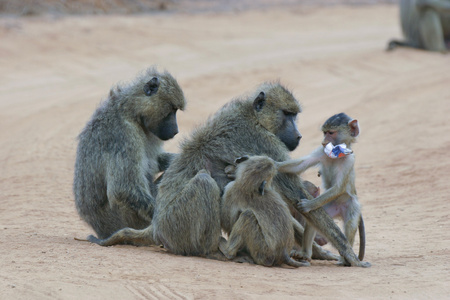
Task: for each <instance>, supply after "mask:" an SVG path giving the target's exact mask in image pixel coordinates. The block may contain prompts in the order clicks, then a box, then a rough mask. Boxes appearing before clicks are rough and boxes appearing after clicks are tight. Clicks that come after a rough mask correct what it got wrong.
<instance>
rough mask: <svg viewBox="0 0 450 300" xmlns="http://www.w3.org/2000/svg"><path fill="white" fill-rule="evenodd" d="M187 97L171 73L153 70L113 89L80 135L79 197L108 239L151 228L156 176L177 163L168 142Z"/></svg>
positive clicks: (87, 217) (91, 221)
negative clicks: (165, 145) (129, 229)
mask: <svg viewBox="0 0 450 300" xmlns="http://www.w3.org/2000/svg"><path fill="white" fill-rule="evenodd" d="M184 107H185V98H184V95H183V91H182V90H181V88H180V86H179V85H178V83H177V81H176V80H175V79H174V78H173V77H172V75H170V74H169V73H168V72H166V71H165V72H158V71H157V70H156V69H155V68H153V67H151V68H149V69H147V70H146V71H145V72H143V73H141V74H139V75H138V76H137V77H136V78H135V79H134V80H133V81H131V82H130V83H128V84H120V85H117V86H115V87H113V88H112V89H111V91H110V93H109V96H108V98H107V99H106V100H105V101H103V103H102V104H101V105H100V107H98V108H97V110H96V111H95V112H94V114H93V116H92V117H91V119H90V121H89V122H88V123H87V125H86V126H85V128H84V129H83V131H82V132H81V133H80V135H79V143H78V149H77V157H76V162H75V174H74V182H73V192H74V194H75V205H76V208H77V210H78V213H79V215H80V216H81V217H82V218H83V219H84V220H85V221H86V222H87V223H88V224H89V225H90V226H91V227H92V228H93V229H94V231H95V232H96V233H97V235H98V237H100V238H106V237H108V236H110V235H111V234H112V233H114V232H115V231H117V230H119V229H121V228H124V227H132V228H145V227H146V226H148V225H149V224H150V222H151V218H152V215H153V210H154V206H155V200H154V199H155V197H156V186H155V184H154V183H153V180H154V178H153V177H154V176H155V175H156V174H157V173H158V172H160V171H163V170H165V169H166V168H167V167H168V165H169V163H170V161H171V160H172V159H173V155H172V154H171V153H165V152H164V151H163V148H162V145H163V141H165V140H168V139H171V138H173V137H174V136H175V135H176V134H177V133H178V126H177V120H176V112H177V110H178V109H181V110H183V109H184Z"/></svg>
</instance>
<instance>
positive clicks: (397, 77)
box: [0, 5, 450, 299]
mask: <svg viewBox="0 0 450 300" xmlns="http://www.w3.org/2000/svg"><path fill="white" fill-rule="evenodd" d="M393 37H400V29H399V25H398V19H397V8H396V7H395V6H392V5H375V6H354V7H347V6H333V7H328V8H322V9H318V8H314V7H307V8H305V7H298V8H294V9H292V7H290V8H289V9H287V8H281V9H274V8H272V9H270V10H269V9H267V10H261V11H246V12H237V13H236V12H234V13H206V14H183V13H177V14H168V13H161V14H152V15H140V16H114V15H112V16H71V17H64V18H52V17H42V16H41V17H29V18H18V19H13V18H1V19H0V40H1V42H0V170H1V172H0V203H1V206H0V257H1V260H0V295H1V296H0V298H1V299H301V298H305V299H309V298H311V297H313V296H315V297H321V298H322V299H343V298H349V299H368V298H371V299H388V298H393V299H449V298H450V282H449V278H450V263H449V257H450V230H449V229H450V217H449V210H450V204H449V194H450V184H449V179H450V176H449V170H450V159H449V157H448V149H447V147H450V134H449V129H450V119H449V116H450V72H449V70H450V55H441V54H434V53H427V52H423V51H417V50H406V49H399V50H396V51H394V52H392V53H387V52H385V51H384V48H385V46H386V43H387V41H388V39H390V38H393ZM152 64H157V65H158V66H159V67H160V68H161V69H163V68H165V69H167V70H169V71H170V72H171V73H172V74H174V75H175V76H176V77H177V79H178V81H179V83H180V85H181V87H182V88H183V90H184V92H185V95H186V97H187V99H188V108H187V110H186V111H185V112H182V113H180V114H179V117H178V119H179V127H180V131H181V132H180V134H179V135H178V136H177V137H176V138H175V139H174V140H172V141H170V142H169V143H168V144H167V146H166V147H165V148H166V149H167V150H169V151H173V152H178V144H179V142H180V141H181V139H182V138H183V137H185V136H187V135H188V134H189V132H190V131H191V130H192V129H193V128H194V127H195V126H196V125H197V124H199V123H201V122H202V121H204V120H205V119H206V118H207V117H208V116H209V115H210V114H212V113H213V112H215V111H216V110H217V109H218V108H219V107H220V106H222V105H223V104H224V103H226V102H228V101H229V100H230V99H231V98H233V97H235V96H238V95H240V94H243V93H245V92H247V91H250V90H252V89H253V88H254V87H255V86H256V85H258V84H259V83H260V82H262V81H265V80H280V81H281V82H282V83H283V84H285V85H287V86H288V87H289V88H290V89H291V90H292V91H293V92H294V94H295V95H296V96H297V98H298V99H299V100H300V102H301V103H302V105H303V113H302V114H301V115H300V117H299V121H298V126H299V128H300V130H301V132H302V134H303V139H302V142H301V145H300V147H299V148H298V149H297V150H296V151H294V152H293V153H292V157H299V156H301V155H305V154H307V153H309V152H310V151H311V150H312V149H314V148H315V147H316V146H317V145H318V143H319V142H320V140H321V133H320V131H319V127H320V125H321V123H322V122H323V121H324V120H325V119H326V118H327V117H329V116H331V115H332V114H334V113H338V112H341V111H345V112H347V113H348V114H349V115H351V116H353V117H354V118H357V119H358V120H359V122H360V125H361V129H362V132H361V136H360V139H359V142H358V143H357V144H356V145H355V147H354V151H355V153H356V156H357V158H356V160H357V164H356V174H357V189H358V194H359V197H360V201H361V203H362V205H363V214H364V216H365V223H366V234H367V248H366V259H367V261H370V262H371V263H372V267H371V268H369V269H359V268H344V267H338V266H336V265H335V264H334V263H333V262H321V261H313V263H312V266H311V267H309V268H300V269H291V268H266V267H262V266H254V265H249V264H235V263H224V262H217V261H212V260H207V259H201V258H195V257H181V256H174V255H172V254H170V253H167V252H165V251H164V250H163V249H160V248H157V247H149V248H136V247H132V246H115V247H108V248H102V247H99V246H97V245H91V244H88V243H85V242H79V241H75V240H74V237H78V238H84V237H86V236H87V235H88V234H91V233H92V231H91V229H90V228H88V227H87V226H86V225H85V224H84V223H83V222H82V221H81V220H80V219H79V217H78V215H77V212H76V210H75V207H74V200H73V195H72V178H73V165H74V159H75V150H76V145H77V141H76V136H77V135H78V133H79V132H80V131H81V129H82V127H83V126H84V124H85V123H86V122H87V120H88V119H89V117H90V116H91V114H92V112H93V110H94V109H95V108H96V107H97V105H98V103H99V102H100V100H101V99H102V98H103V97H105V96H106V95H107V93H108V91H109V89H110V87H111V86H112V85H113V84H114V83H116V82H118V81H121V80H128V79H130V78H132V77H133V76H134V75H135V74H136V73H138V72H139V71H140V70H142V69H144V68H146V67H147V66H149V65H152ZM306 178H308V179H311V180H313V181H315V182H316V183H319V182H320V181H319V178H317V177H315V175H314V172H310V173H307V174H306ZM329 249H332V248H329Z"/></svg>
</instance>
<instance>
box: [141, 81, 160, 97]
mask: <svg viewBox="0 0 450 300" xmlns="http://www.w3.org/2000/svg"><path fill="white" fill-rule="evenodd" d="M158 88H159V79H158V77H153V78H152V79H150V81H149V82H147V83H146V84H145V85H144V93H145V94H146V95H147V96H151V95H154V94H156V92H157V91H158Z"/></svg>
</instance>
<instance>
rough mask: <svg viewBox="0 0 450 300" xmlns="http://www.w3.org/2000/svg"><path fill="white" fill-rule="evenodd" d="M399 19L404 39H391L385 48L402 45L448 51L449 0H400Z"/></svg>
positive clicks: (449, 32)
mask: <svg viewBox="0 0 450 300" xmlns="http://www.w3.org/2000/svg"><path fill="white" fill-rule="evenodd" d="M400 21H401V26H402V31H403V35H404V37H405V39H406V41H397V40H391V41H390V42H389V44H388V48H387V50H392V49H395V48H396V47H397V46H403V47H412V48H418V49H424V50H430V51H440V52H447V51H448V49H449V46H450V45H449V43H450V0H401V1H400Z"/></svg>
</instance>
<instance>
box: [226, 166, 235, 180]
mask: <svg viewBox="0 0 450 300" xmlns="http://www.w3.org/2000/svg"><path fill="white" fill-rule="evenodd" d="M225 174H227V177H228V178H230V179H232V180H235V179H236V166H233V165H228V166H226V167H225Z"/></svg>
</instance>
